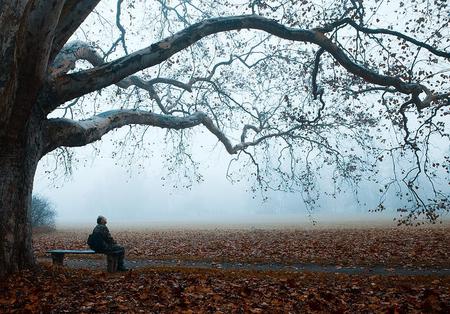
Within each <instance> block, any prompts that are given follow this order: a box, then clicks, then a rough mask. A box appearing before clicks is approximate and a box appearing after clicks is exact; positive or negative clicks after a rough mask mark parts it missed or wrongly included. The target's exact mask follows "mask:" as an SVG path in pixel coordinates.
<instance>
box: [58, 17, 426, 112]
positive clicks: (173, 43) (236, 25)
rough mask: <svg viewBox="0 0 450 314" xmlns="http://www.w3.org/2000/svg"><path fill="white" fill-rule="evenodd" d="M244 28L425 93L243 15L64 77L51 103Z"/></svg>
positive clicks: (379, 81) (310, 34) (326, 42)
mask: <svg viewBox="0 0 450 314" xmlns="http://www.w3.org/2000/svg"><path fill="white" fill-rule="evenodd" d="M242 28H249V29H259V30H263V31H265V32H268V33H270V34H272V35H275V36H277V37H280V38H284V39H288V40H293V41H301V42H308V43H314V44H317V45H318V46H320V47H322V48H323V49H324V50H325V51H327V52H328V53H330V54H331V55H332V56H333V57H334V58H335V59H336V61H338V62H339V63H340V64H341V65H342V66H343V67H344V68H345V69H346V70H347V71H349V72H350V73H353V74H354V75H356V76H359V77H361V78H363V79H364V80H366V81H368V82H370V83H373V84H376V85H380V86H393V87H395V88H396V89H397V90H398V91H399V92H401V93H404V94H417V95H418V94H420V93H421V92H422V86H420V85H419V84H414V83H406V82H404V81H402V80H401V79H400V78H397V77H392V76H387V75H382V74H378V73H376V72H374V71H372V70H370V69H368V68H366V67H364V66H362V65H360V64H357V63H355V62H354V61H353V60H351V59H350V58H349V57H348V56H347V55H346V54H345V52H344V51H343V50H342V49H340V48H339V47H338V46H337V45H336V44H334V43H333V42H332V41H331V40H330V39H329V38H327V37H326V36H324V35H323V33H321V32H320V31H317V30H303V29H294V28H289V27H286V26H284V25H281V24H279V23H277V22H276V21H273V20H269V19H266V18H263V17H259V16H251V15H250V16H249V15H244V16H233V17H219V18H212V19H207V20H204V21H203V22H200V23H197V24H193V25H192V26H189V27H187V28H186V29H184V30H182V31H180V32H178V33H176V34H174V35H173V36H170V37H168V38H166V39H164V40H162V41H160V42H158V43H155V44H153V45H151V46H149V47H147V48H144V49H141V50H138V51H136V52H134V53H132V54H130V55H128V56H125V57H122V58H119V59H117V60H115V61H112V62H109V63H105V64H103V65H101V66H98V67H96V68H94V69H89V70H85V71H80V72H77V73H72V74H67V75H63V76H61V77H59V78H58V79H57V80H56V81H55V84H54V86H52V87H53V90H52V91H51V92H50V93H49V94H50V95H49V96H52V97H51V98H50V99H53V101H54V104H53V106H57V105H58V104H61V103H64V102H66V101H68V100H71V99H74V98H77V97H79V96H82V95H85V94H87V93H90V92H93V91H95V90H98V89H101V88H104V87H107V86H109V85H111V84H114V83H117V82H119V81H120V80H122V79H124V78H125V77H127V76H129V75H131V74H133V73H135V72H137V71H140V70H143V69H145V68H148V67H151V66H154V65H156V64H159V63H161V62H162V61H164V60H166V59H168V58H169V57H170V56H172V55H174V54H175V53H177V52H179V51H181V50H183V49H185V48H186V47H188V46H190V45H192V44H193V43H195V42H197V41H199V40H200V39H202V38H204V37H206V36H208V35H211V34H215V33H219V32H225V31H231V30H239V29H242Z"/></svg>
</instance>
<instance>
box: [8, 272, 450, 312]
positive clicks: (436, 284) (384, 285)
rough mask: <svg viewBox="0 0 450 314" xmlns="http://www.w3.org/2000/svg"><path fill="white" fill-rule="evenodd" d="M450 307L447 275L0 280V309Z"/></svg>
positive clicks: (85, 275) (39, 276)
mask: <svg viewBox="0 0 450 314" xmlns="http://www.w3.org/2000/svg"><path fill="white" fill-rule="evenodd" d="M449 310H450V278H449V277H445V278H435V277H434V278H433V277H398V276H355V275H352V276H350V275H344V274H339V275H336V274H319V273H302V274H293V273H287V272H251V271H223V270H187V269H158V270H154V269H145V270H142V271H133V272H129V273H126V274H125V275H123V274H107V273H104V272H93V271H88V270H79V269H70V268H61V267H56V268H52V267H51V266H47V265H42V266H41V269H40V270H37V271H35V272H31V271H25V272H22V273H19V274H16V275H13V276H11V277H10V278H8V279H7V280H6V281H5V282H3V283H1V284H0V312H2V313H13V312H20V313H22V312H27V311H28V312H45V313H65V312H73V311H76V312H79V313H92V312H97V313H98V312H100V313H108V312H123V313H126V312H129V313H139V312H146V313H148V312H158V313H160V312H164V313H206V312H208V313H209V312H215V313H235V312H246V313H267V312H284V313H288V312H292V313H298V312H302V313H312V312H326V313H330V312H334V313H337V312H349V313H354V312H384V313H386V312H390V313H396V312H398V313H401V312H412V313H414V312H416V313H420V312H433V313H447V312H448V311H449Z"/></svg>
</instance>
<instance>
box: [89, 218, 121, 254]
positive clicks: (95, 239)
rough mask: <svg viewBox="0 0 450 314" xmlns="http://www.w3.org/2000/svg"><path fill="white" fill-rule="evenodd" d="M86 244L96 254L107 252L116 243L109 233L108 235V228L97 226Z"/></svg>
mask: <svg viewBox="0 0 450 314" xmlns="http://www.w3.org/2000/svg"><path fill="white" fill-rule="evenodd" d="M88 244H89V247H90V248H91V249H93V250H94V251H96V252H107V251H110V250H111V249H112V248H113V245H115V244H117V243H116V241H114V239H113V237H112V236H111V233H109V230H108V227H106V225H102V224H98V225H97V226H95V228H94V231H92V234H91V235H90V236H89V239H88Z"/></svg>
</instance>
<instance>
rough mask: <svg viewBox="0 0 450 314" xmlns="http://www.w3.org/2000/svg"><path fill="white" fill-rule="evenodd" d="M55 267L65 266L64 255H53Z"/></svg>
mask: <svg viewBox="0 0 450 314" xmlns="http://www.w3.org/2000/svg"><path fill="white" fill-rule="evenodd" d="M52 261H53V265H61V266H62V265H63V264H64V253H52Z"/></svg>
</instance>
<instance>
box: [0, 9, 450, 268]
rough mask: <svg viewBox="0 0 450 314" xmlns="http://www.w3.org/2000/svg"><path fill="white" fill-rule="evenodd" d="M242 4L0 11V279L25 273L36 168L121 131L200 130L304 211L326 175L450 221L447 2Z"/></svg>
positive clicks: (410, 211) (410, 214) (182, 141)
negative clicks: (297, 199)
mask: <svg viewBox="0 0 450 314" xmlns="http://www.w3.org/2000/svg"><path fill="white" fill-rule="evenodd" d="M243 2H245V1H206V0H197V1H194V0H193V1H187V0H172V1H169V0H155V1H150V0H148V1H136V0H130V1H126V0H125V1H124V0H116V1H114V2H113V1H102V2H101V3H100V0H14V1H1V2H0V276H1V275H5V274H8V273H11V272H13V271H15V270H18V269H23V268H26V267H29V266H31V265H33V263H34V258H33V251H32V247H31V232H30V222H29V219H28V217H29V215H28V211H29V209H30V205H31V193H32V188H33V179H34V175H35V171H36V167H37V164H38V162H39V160H41V158H42V157H43V156H45V155H47V154H51V153H55V152H57V151H58V150H61V151H62V152H64V151H65V149H66V148H67V147H76V146H84V145H87V144H89V143H92V142H95V141H98V140H100V139H101V138H102V136H103V135H104V134H106V133H108V132H110V131H111V130H114V129H117V128H121V127H123V126H127V125H133V126H135V125H143V126H144V128H140V129H139V128H138V127H135V128H134V129H132V131H130V132H132V134H134V135H133V136H128V137H126V139H125V140H120V141H118V145H122V144H123V143H124V142H125V141H128V140H130V139H134V141H135V142H136V143H137V144H136V145H138V146H135V148H136V147H140V146H139V145H141V146H142V145H143V144H142V143H145V142H143V141H142V138H143V137H144V135H145V134H148V133H150V132H151V129H149V127H150V126H153V127H160V128H166V129H175V130H186V129H191V128H193V127H195V126H203V129H205V130H207V131H208V132H210V133H211V134H212V135H214V136H215V137H216V138H217V140H218V141H219V142H220V143H221V144H223V145H224V147H225V148H226V150H227V152H228V153H230V154H236V155H237V156H238V157H236V159H239V158H240V159H241V160H242V159H245V160H243V163H242V165H244V167H246V161H248V162H249V163H250V165H251V166H252V167H253V168H252V169H254V170H251V171H249V174H250V175H253V176H254V178H255V179H256V181H255V182H256V183H257V184H259V186H260V187H261V188H262V189H268V188H271V189H283V190H296V189H297V190H299V191H300V192H301V195H303V196H304V199H305V202H306V203H309V204H311V203H313V202H314V201H315V200H316V198H317V194H315V190H316V188H317V187H316V186H315V182H317V180H318V179H317V176H318V175H319V174H320V173H321V171H322V172H329V173H331V178H332V180H333V181H334V183H335V184H336V186H337V188H338V189H339V188H340V187H341V186H342V182H344V181H347V180H349V181H348V182H350V183H349V184H350V185H351V183H352V182H353V183H355V182H356V183H357V182H359V181H360V180H363V179H373V181H374V182H378V184H379V185H380V204H379V208H380V209H382V208H383V206H384V205H383V199H384V197H385V196H386V193H388V191H389V190H391V191H392V189H394V191H395V193H394V194H395V195H396V196H398V197H404V198H405V201H406V205H405V206H402V207H401V208H402V210H404V211H406V218H404V219H406V220H404V221H408V220H409V219H414V218H417V216H418V215H421V214H422V215H424V216H425V217H426V219H428V220H430V221H434V220H436V219H437V218H438V217H439V215H440V214H442V213H443V212H446V211H447V212H448V209H449V205H448V204H449V203H448V199H447V197H448V196H446V192H445V189H446V186H445V185H446V184H448V174H446V173H448V170H449V169H448V167H449V159H448V148H446V146H448V138H449V135H448V134H449V124H448V117H446V116H447V115H448V114H449V107H450V100H449V95H450V93H449V86H450V84H449V76H448V71H449V68H450V62H449V61H450V53H449V52H448V49H449V46H448V45H449V38H450V33H449V7H448V4H447V1H423V0H422V1H420V0H416V1H411V2H409V1H406V2H401V1H388V0H386V1H378V0H373V1H364V2H363V1H362V0H334V1H331V0H330V1H319V0H317V1H277V0H275V1H264V0H258V1H247V2H246V3H243ZM133 36H134V37H133ZM108 40H110V41H109V42H108ZM100 91H101V92H100ZM104 108H109V110H104ZM99 111H103V112H100V113H99ZM197 129H198V128H197ZM138 131H139V132H141V133H142V134H144V135H142V137H137V136H135V134H136V132H138ZM179 132H182V131H179ZM170 134H173V133H170ZM177 134H184V133H177ZM177 140H178V141H179V142H178V146H177V147H178V148H179V149H178V153H179V154H178V155H181V156H184V157H185V158H188V159H189V158H190V155H189V153H187V152H185V151H184V149H185V145H187V144H186V137H185V136H180V137H178V139H177ZM177 158H178V157H177ZM180 158H183V157H180ZM176 160H178V159H176ZM386 160H388V161H389V162H386ZM176 162H177V161H175V163H176ZM380 169H381V172H380ZM383 169H384V170H383ZM380 173H384V174H386V173H387V175H385V179H384V180H381V179H379V176H380Z"/></svg>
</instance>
